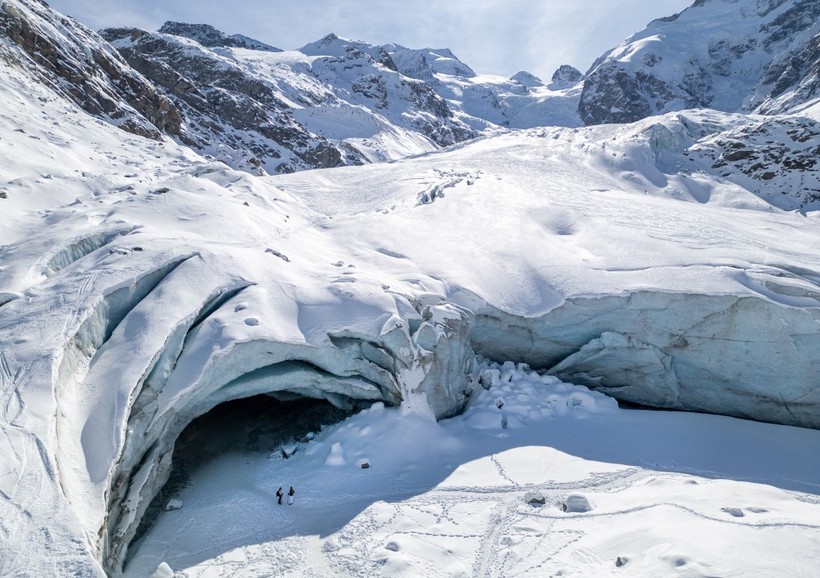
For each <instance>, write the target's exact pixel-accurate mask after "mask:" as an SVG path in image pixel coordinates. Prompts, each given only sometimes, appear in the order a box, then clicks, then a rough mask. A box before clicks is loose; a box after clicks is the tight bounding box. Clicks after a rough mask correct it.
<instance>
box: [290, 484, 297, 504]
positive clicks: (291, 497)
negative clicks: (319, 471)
mask: <svg viewBox="0 0 820 578" xmlns="http://www.w3.org/2000/svg"><path fill="white" fill-rule="evenodd" d="M295 493H296V490H294V489H293V486H291V487H290V489H289V490H288V506H292V505H293V494H295Z"/></svg>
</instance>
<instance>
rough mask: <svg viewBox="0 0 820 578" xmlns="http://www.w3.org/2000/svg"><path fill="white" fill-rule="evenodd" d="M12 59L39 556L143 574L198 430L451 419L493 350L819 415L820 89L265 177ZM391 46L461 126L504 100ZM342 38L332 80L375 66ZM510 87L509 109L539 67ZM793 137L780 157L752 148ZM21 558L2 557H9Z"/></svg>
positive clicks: (7, 214)
mask: <svg viewBox="0 0 820 578" xmlns="http://www.w3.org/2000/svg"><path fill="white" fill-rule="evenodd" d="M14 4H15V6H17V5H19V2H17V0H15V2H14ZM3 6H4V11H5V13H7V14H11V13H12V12H13V10H12V11H11V12H10V11H9V10H10V9H7V8H6V7H7V6H11V4H4V5H3ZM43 10H45V8H44V9H43ZM89 38H91V37H89ZM326 40H327V42H325V43H324V44H325V45H327V46H330V47H332V48H333V50H339V51H347V50H348V47H349V43H347V42H344V41H339V39H338V38H336V37H329V38H328V39H326ZM192 42H193V41H192ZM183 44H184V42H183ZM186 46H188V45H187V44H186ZM327 46H325V47H324V48H327ZM322 49H323V44H322V43H316V44H314V45H311V46H309V47H306V48H305V49H304V50H305V51H307V52H317V51H318V52H317V53H319V52H321V51H322ZM4 50H9V51H11V52H10V54H13V55H14V56H15V58H0V71H2V76H3V79H4V82H3V83H1V84H0V97H2V99H3V102H4V103H5V108H4V110H3V111H0V158H2V160H3V162H2V163H0V177H2V189H0V192H2V197H0V210H2V215H3V219H2V222H1V223H0V344H2V348H1V349H0V395H2V398H0V402H2V403H0V407H2V408H3V411H2V421H0V433H1V434H2V440H3V441H2V444H3V446H2V447H3V452H2V457H0V464H2V466H3V471H4V472H7V473H5V474H4V475H2V476H0V497H2V500H0V530H2V532H3V534H5V535H10V534H12V533H13V534H14V535H15V536H17V537H18V538H17V539H19V540H20V541H21V542H23V541H24V542H26V543H27V544H28V545H29V548H30V551H31V552H35V553H36V554H35V556H37V564H38V566H37V568H38V571H39V572H40V573H41V574H43V575H71V574H81V575H94V574H96V575H104V574H108V575H118V574H119V573H121V571H122V566H123V563H124V562H125V560H126V558H127V556H128V549H129V545H130V544H131V542H132V540H133V538H134V536H135V535H136V532H137V528H138V527H139V524H140V521H141V519H142V518H143V517H144V516H145V513H146V511H147V508H148V506H149V504H150V503H151V501H152V499H153V498H154V497H155V496H156V495H157V494H158V492H159V491H160V489H161V488H162V486H163V484H164V483H165V482H166V481H167V479H168V477H169V475H170V473H171V472H170V469H171V459H172V455H173V451H174V444H175V441H176V440H177V438H178V436H179V435H180V434H181V432H183V431H184V429H185V428H186V427H187V426H188V425H189V424H190V423H191V422H192V421H193V420H194V419H196V418H198V417H199V416H201V415H203V414H205V413H207V412H208V411H210V410H211V409H212V408H214V407H216V406H218V405H219V404H222V403H224V402H227V401H231V400H235V399H243V398H248V397H251V396H256V395H259V394H267V395H271V396H274V397H276V398H278V399H283V400H287V399H293V398H294V397H306V398H313V399H320V400H326V401H327V402H329V403H331V404H333V405H334V406H336V407H340V408H360V407H363V406H368V405H370V404H373V407H375V408H378V407H381V405H379V404H385V405H387V406H401V409H402V411H404V412H406V413H407V414H408V415H412V416H413V418H414V419H416V418H417V419H420V420H426V421H427V422H429V423H432V422H434V421H435V420H437V419H442V418H447V417H451V416H454V415H457V414H459V413H460V412H461V411H462V410H463V409H464V408H465V404H466V403H467V402H468V400H469V399H470V397H471V395H472V394H473V393H475V392H476V391H477V388H478V387H481V386H482V385H485V383H482V381H483V382H487V381H489V382H495V381H497V379H496V378H499V379H500V375H501V374H502V373H501V370H499V369H498V366H493V367H492V368H489V369H488V368H485V369H486V370H487V371H489V373H486V374H483V375H484V376H485V377H480V378H476V376H475V372H474V365H475V362H476V355H481V356H484V357H486V358H488V359H492V360H496V361H509V362H514V363H518V364H527V365H528V366H529V368H531V369H532V370H536V371H538V372H540V373H541V374H542V375H540V376H539V377H538V380H543V382H544V383H548V384H551V383H554V381H553V380H554V379H560V380H565V381H568V382H573V383H575V384H579V385H583V386H587V387H589V388H590V389H593V390H595V393H594V396H592V397H591V398H590V399H605V398H603V397H602V396H601V395H600V392H604V393H606V394H608V395H611V396H612V397H614V398H617V399H620V400H623V401H627V402H631V403H636V404H641V405H646V406H652V407H659V408H668V409H677V410H689V411H696V412H710V413H717V414H723V415H730V416H737V417H746V418H753V419H755V420H760V421H767V422H773V423H777V424H785V425H791V426H801V427H805V428H820V417H819V416H820V412H819V411H818V408H820V385H818V383H817V378H816V376H817V375H818V369H820V367H818V366H820V359H818V356H817V354H816V352H817V351H818V346H820V256H818V254H817V250H816V247H817V242H818V238H820V222H818V218H820V217H818V213H817V211H816V209H817V202H818V201H817V198H816V195H814V191H816V189H817V183H818V168H817V167H816V166H814V164H813V163H809V162H807V161H806V159H809V160H810V159H811V158H812V155H814V154H815V153H814V151H815V148H814V147H815V146H816V137H817V122H820V108H818V107H817V106H814V107H807V108H805V110H801V111H800V112H799V113H798V114H791V115H778V116H768V117H766V118H765V120H763V119H761V118H759V117H752V118H747V117H745V116H744V115H738V114H730V113H722V112H717V111H709V110H689V111H685V113H684V112H670V113H667V114H664V115H659V116H655V117H652V118H648V119H644V120H641V121H638V122H635V123H633V124H630V125H625V126H621V125H601V126H592V127H585V128H584V127H577V126H570V127H563V128H562V127H557V126H556V127H545V128H536V129H530V130H520V131H500V130H499V131H498V132H497V133H496V134H486V135H484V136H483V137H481V138H478V139H475V140H473V141H471V142H468V143H459V144H456V145H455V146H452V147H450V148H447V149H445V150H442V151H437V152H436V153H435V154H430V153H429V151H430V147H429V146H426V147H421V148H418V149H413V150H414V151H415V152H420V151H428V152H427V153H426V154H418V155H415V156H409V157H407V158H403V159H400V160H395V161H394V162H390V163H382V164H373V165H368V166H357V167H338V168H334V169H327V170H314V171H306V172H301V173H295V174H289V175H276V176H268V175H254V174H249V173H248V172H241V171H238V170H235V169H234V168H231V167H229V166H228V165H226V164H225V163H223V162H220V161H218V160H215V159H214V158H207V157H202V156H200V155H199V154H197V153H196V152H194V151H193V150H192V149H190V148H188V147H186V146H184V145H183V144H181V143H177V142H174V141H171V140H167V139H163V138H162V137H161V135H160V134H159V133H156V134H155V133H153V132H151V133H150V135H149V136H151V137H152V139H145V138H141V137H140V136H139V135H134V134H129V133H127V132H124V131H120V130H118V128H117V127H116V126H115V125H116V123H113V124H112V123H111V122H104V121H103V120H100V119H98V118H95V117H93V116H90V115H88V114H86V113H84V112H83V111H81V110H80V109H79V108H78V107H77V106H76V105H75V104H73V103H72V101H70V99H66V98H65V97H64V95H61V94H60V93H59V92H55V91H54V90H53V89H52V88H50V87H49V85H47V84H45V83H42V82H40V81H39V80H38V79H37V78H36V77H35V76H32V73H30V72H29V71H27V70H26V69H25V67H20V66H18V65H17V63H18V60H16V58H23V56H22V54H21V53H20V52H19V51H18V52H14V49H12V48H9V47H6V46H5V45H4ZM106 50H113V48H106ZM197 50H198V49H197ZM367 50H369V51H373V50H376V47H369V46H361V47H360V49H359V52H361V54H357V55H356V58H357V59H359V60H361V61H362V62H364V63H366V64H367V66H368V67H376V64H374V62H375V61H374V59H373V56H372V55H369V54H368V53H367V52H366V51H367ZM378 50H381V51H383V52H384V53H385V54H387V53H388V52H390V51H392V54H394V55H395V57H396V59H397V61H398V62H399V64H400V66H402V67H406V72H408V73H409V72H413V70H415V69H414V68H413V67H416V69H418V70H416V72H414V73H416V74H418V75H424V74H430V75H431V76H433V77H434V78H436V79H438V83H437V84H436V90H438V91H440V92H441V94H443V95H445V96H448V95H449V96H454V95H455V94H456V93H460V95H461V96H463V95H464V92H466V93H467V97H464V98H465V101H464V102H465V103H466V104H465V109H464V110H461V111H457V112H458V114H457V115H456V117H457V120H453V121H452V122H453V123H455V124H457V125H458V126H461V123H462V122H465V123H466V121H465V120H463V119H466V118H467V117H468V116H470V110H473V109H470V105H471V103H472V104H473V105H475V106H476V107H477V108H476V109H475V110H478V109H481V110H485V111H486V109H485V108H484V105H485V104H486V102H487V99H490V100H492V98H494V97H495V96H498V94H499V93H498V91H497V90H496V89H493V88H492V87H490V88H487V86H486V85H482V86H483V88H482V87H481V86H479V87H478V88H476V86H478V85H475V84H473V82H472V80H470V79H473V76H471V74H473V73H472V71H471V70H469V68H467V69H464V68H462V67H461V66H460V63H458V61H457V60H456V59H455V58H454V57H453V55H452V54H451V53H448V52H445V51H442V50H440V51H422V52H412V53H411V52H407V49H403V48H402V47H399V46H396V45H393V46H389V47H387V48H381V47H379V48H378ZM105 54H107V55H108V56H109V57H110V58H111V59H112V62H115V63H116V66H118V67H125V66H126V65H125V63H124V61H122V60H121V59H119V58H118V57H115V56H113V55H112V54H113V53H109V52H106V53H105ZM376 54H377V55H379V54H381V53H380V52H377V53H376ZM302 55H303V57H307V54H306V53H305V52H303V53H302ZM332 56H333V55H332V54H323V55H322V58H325V60H322V61H321V62H320V64H321V66H325V67H326V69H324V70H325V72H326V73H327V75H329V76H332V75H336V74H337V73H338V74H341V75H343V76H344V75H348V76H349V77H350V78H348V77H347V76H345V79H346V81H353V80H355V78H354V77H355V75H352V74H350V73H349V72H346V71H345V70H344V67H343V64H342V63H340V62H339V61H335V60H333V58H331V57H332ZM422 56H424V58H421V57H422ZM293 57H294V55H293V54H291V55H289V56H288V55H287V54H283V53H279V52H268V51H266V52H265V53H264V56H263V57H259V58H263V59H264V60H265V61H266V62H274V61H277V59H282V58H293ZM428 57H429V59H430V60H433V59H435V62H434V66H432V67H431V68H429V69H427V68H424V66H422V64H425V63H427V64H429V61H428V60H427V58H428ZM299 58H302V57H299ZM317 58H318V57H317ZM314 62H315V60H314ZM112 66H113V65H112ZM260 66H261V65H260ZM317 66H318V65H317ZM445 74H446V75H447V77H448V78H443V76H442V75H445ZM394 76H396V78H394V80H395V81H396V82H398V83H399V84H401V82H405V81H403V80H401V79H399V78H398V77H397V75H394ZM517 76H518V75H517ZM571 77H572V78H577V76H576V75H571ZM135 78H136V77H135ZM351 79H352V80H351ZM522 79H523V80H524V81H525V82H526V84H528V85H531V86H526V85H525V84H522V82H521V80H522ZM97 80H99V79H97ZM138 80H139V82H142V81H143V80H144V79H141V78H138ZM468 80H469V82H468ZM478 80H481V79H480V78H479V79H478ZM559 80H560V78H559ZM135 82H137V81H135ZM419 82H421V81H419ZM490 84H492V83H490ZM410 85H413V86H415V84H414V83H410ZM410 85H407V86H410ZM502 85H503V87H505V88H504V90H505V91H507V90H509V94H507V96H504V98H502V99H501V101H504V100H505V99H506V100H507V101H509V102H515V99H514V96H515V95H516V94H517V95H518V96H521V97H522V98H523V97H524V95H527V94H530V93H529V92H528V91H529V90H530V89H535V90H534V92H535V93H538V90H537V89H538V86H539V85H538V84H537V83H536V81H535V80H533V79H531V78H529V77H526V76H518V79H514V80H510V81H509V82H506V81H505V82H504V83H502ZM402 86H405V85H402ZM425 86H426V85H425ZM495 86H499V85H495ZM424 90H425V94H427V95H428V96H430V102H433V103H436V102H439V100H438V98H444V97H440V96H439V97H436V98H433V96H432V94H433V92H434V91H433V89H429V88H425V89H424ZM498 90H500V89H498ZM570 90H571V89H570ZM106 94H107V93H106ZM505 94H506V93H505ZM573 94H574V93H573ZM510 95H512V96H510ZM502 96H503V95H502ZM570 96H571V95H570ZM157 98H159V97H157ZM469 98H474V99H475V100H473V101H470V100H469ZM545 98H546V97H545ZM562 98H563V97H562ZM573 98H574V97H573ZM567 100H571V99H570V98H569V97H567ZM163 102H164V101H163ZM499 102H500V101H499ZM538 102H539V103H540V104H539V106H541V105H543V106H547V104H546V103H547V101H546V100H543V99H542V100H540V101H538ZM359 104H360V103H359ZM519 104H520V103H519ZM499 106H500V105H499ZM503 108H504V107H503V106H500V108H498V110H499V111H500V110H501V109H503ZM118 110H119V109H118ZM493 110H496V109H493ZM522 110H526V108H524V109H522ZM123 111H125V112H123ZM393 112H396V111H393ZM502 112H503V111H502ZM530 112H531V113H533V114H535V113H534V112H533V111H532V110H530ZM559 112H560V110H559ZM126 113H127V114H126ZM120 114H121V115H122V116H118V117H117V118H120V119H123V118H127V119H132V117H133V118H137V115H136V112H134V110H133V109H132V108H129V107H123V108H122V111H119V112H117V115H120ZM396 114H398V115H399V116H401V114H400V113H396ZM558 116H561V115H560V114H559V115H558ZM571 116H572V115H569V114H567V117H568V118H567V119H565V120H568V121H569V120H572V119H571V118H569V117H571ZM448 118H449V117H448ZM476 118H478V117H476ZM516 118H519V121H520V122H521V123H524V120H526V118H524V119H523V120H522V119H521V118H520V117H516ZM493 119H494V121H493V122H495V121H498V122H499V123H500V124H504V123H505V122H506V124H509V125H515V124H516V122H518V121H516V120H515V119H513V118H512V117H509V116H505V115H504V114H502V113H501V112H498V116H497V117H495V116H494V117H493ZM108 120H109V121H110V120H112V119H108ZM114 120H116V118H115V119H114ZM132 120H133V119H132ZM485 120H486V119H485ZM123 122H126V121H123ZM473 122H474V123H476V124H477V125H481V124H482V123H481V122H480V121H479V120H474V121H473ZM488 122H489V121H488ZM354 124H355V123H354ZM566 124H569V125H574V124H577V123H574V122H567V123H566ZM465 126H466V124H465ZM795 131H797V132H795ZM784 134H785V135H786V136H783V135H784ZM791 134H794V135H797V136H795V138H794V139H791V138H787V137H788V136H789V135H791ZM771 135H776V136H777V138H778V139H779V140H780V141H782V143H783V149H784V154H783V156H782V157H781V158H780V159H779V160H777V162H773V163H772V167H770V168H772V171H771V172H772V174H771V176H770V177H766V176H764V175H766V174H767V173H762V174H758V173H759V172H760V171H759V170H758V169H756V168H754V166H753V165H750V164H744V161H746V160H749V159H750V157H751V156H753V155H754V154H757V152H756V151H757V149H759V148H760V146H761V143H764V142H765V139H766V138H769V137H770V136H771ZM804 137H805V139H804ZM456 140H460V139H451V140H447V141H446V143H441V144H451V143H452V142H455V141H456ZM739 141H742V142H741V144H742V145H743V146H747V148H748V149H749V150H750V151H751V152H750V154H749V155H745V153H744V154H741V155H738V154H737V151H738V150H744V151H745V150H747V149H746V148H742V147H741V148H740V149H739V148H738V147H737V146H734V145H732V143H734V142H739ZM428 145H429V143H428ZM410 148H413V147H410ZM732 153H735V154H732ZM795 159H797V160H795ZM797 161H800V162H797ZM775 169H776V170H775ZM758 177H759V178H758ZM494 371H496V372H498V375H496V374H495V373H493V372H494ZM533 379H534V378H533ZM584 399H587V398H586V397H584ZM502 403H503V402H502ZM601 403H602V404H604V403H605V402H601ZM511 405H512V404H511ZM610 405H611V404H610ZM497 407H498V406H497ZM498 409H500V407H498ZM495 417H496V416H495V414H493V420H495ZM482 419H483V418H482ZM506 425H507V422H505V426H504V427H506ZM55 544H56V546H55ZM27 563H28V561H27V560H23V559H21V557H20V555H19V554H14V553H7V552H2V553H0V569H2V570H3V571H4V572H5V571H6V569H11V570H10V572H18V573H19V572H22V570H20V568H23V567H24V566H25V564H27Z"/></svg>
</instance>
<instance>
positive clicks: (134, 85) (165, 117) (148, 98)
mask: <svg viewBox="0 0 820 578" xmlns="http://www.w3.org/2000/svg"><path fill="white" fill-rule="evenodd" d="M0 50H2V51H3V53H4V55H5V57H6V58H9V59H13V60H14V61H16V62H17V63H18V65H19V66H20V67H21V68H24V69H25V70H27V71H28V72H29V73H30V74H32V75H34V76H35V77H36V78H37V79H38V80H39V81H40V82H43V83H45V84H47V85H48V86H50V87H51V88H52V89H53V90H54V91H55V92H57V93H58V94H60V95H62V96H64V97H66V98H68V99H69V100H71V101H72V102H74V103H75V104H77V105H78V106H80V107H81V108H82V109H83V110H85V111H87V112H88V113H90V114H93V115H95V116H98V117H100V118H103V119H104V120H106V121H108V122H110V123H111V124H114V125H116V126H118V127H120V128H122V129H123V130H126V131H128V132H132V133H134V134H138V135H140V136H144V137H148V138H152V139H160V138H162V133H166V134H171V135H178V134H180V130H181V125H182V116H181V114H180V112H179V110H178V108H177V107H176V106H175V105H174V104H173V103H172V102H171V101H170V100H169V99H168V98H166V97H165V96H164V95H163V94H162V93H161V92H160V91H158V90H157V89H156V88H155V87H154V86H153V85H152V84H151V83H150V82H148V81H147V80H146V79H145V78H144V77H142V76H141V75H140V74H138V73H137V72H136V71H134V70H133V69H132V68H131V67H130V66H128V64H127V63H126V62H125V61H124V60H123V59H122V58H121V57H120V56H119V55H118V54H117V53H116V52H115V51H114V50H112V49H111V47H110V46H108V45H107V44H106V43H105V42H104V41H103V40H102V39H101V38H100V37H99V36H98V35H97V34H95V33H94V32H92V31H90V30H88V29H87V28H86V27H85V26H83V25H81V24H79V23H78V22H76V21H75V20H73V19H71V18H68V17H63V16H60V15H59V14H57V13H55V12H53V11H52V10H50V9H49V8H48V5H47V4H46V3H45V2H38V1H36V0H3V2H2V3H0Z"/></svg>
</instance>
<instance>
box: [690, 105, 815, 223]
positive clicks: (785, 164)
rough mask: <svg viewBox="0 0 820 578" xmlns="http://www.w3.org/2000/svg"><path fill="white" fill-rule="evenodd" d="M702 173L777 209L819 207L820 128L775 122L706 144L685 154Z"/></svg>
mask: <svg viewBox="0 0 820 578" xmlns="http://www.w3.org/2000/svg"><path fill="white" fill-rule="evenodd" d="M686 155H687V156H688V157H689V158H690V159H692V160H695V161H696V162H697V166H698V167H699V168H701V167H702V168H703V169H705V170H709V171H711V172H714V173H715V174H719V175H721V176H723V177H725V178H727V179H729V180H731V181H733V182H736V183H738V184H741V185H743V186H744V187H745V188H747V189H749V190H751V191H754V192H755V194H757V195H758V196H760V197H761V198H762V199H764V200H766V201H767V202H768V203H770V204H772V205H774V206H775V207H780V208H782V209H785V210H800V211H806V210H815V209H817V208H818V207H820V124H818V123H817V122H815V121H813V120H811V119H808V118H799V117H796V118H795V117H786V118H772V119H766V120H763V121H759V122H755V123H750V124H749V125H746V126H743V127H738V128H735V129H731V130H727V131H724V132H721V133H718V134H716V135H714V136H712V137H710V138H705V139H703V140H701V141H700V142H698V143H697V144H695V145H693V146H692V147H691V148H690V149H689V150H687V151H686Z"/></svg>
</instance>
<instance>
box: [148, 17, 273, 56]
mask: <svg viewBox="0 0 820 578" xmlns="http://www.w3.org/2000/svg"><path fill="white" fill-rule="evenodd" d="M159 32H160V33H161V34H172V35H174V36H181V37H183V38H188V39H190V40H194V41H196V42H199V43H200V44H201V45H202V46H207V47H217V46H226V47H230V48H248V49H251V50H263V51H266V52H281V49H279V48H276V47H275V46H271V45H269V44H265V43H264V42H261V41H259V40H255V39H253V38H250V37H248V36H243V35H242V34H233V35H231V36H228V35H227V34H225V33H224V32H222V31H221V30H218V29H217V28H214V27H213V26H211V25H210V24H189V23H186V22H173V21H170V20H169V21H168V22H166V23H165V24H163V25H162V27H160V29H159Z"/></svg>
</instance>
